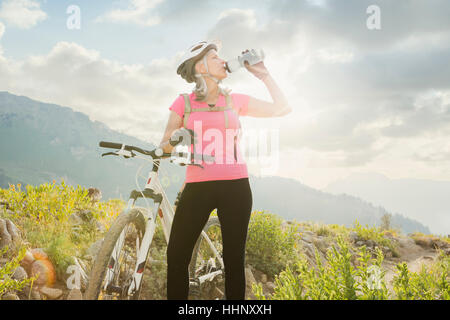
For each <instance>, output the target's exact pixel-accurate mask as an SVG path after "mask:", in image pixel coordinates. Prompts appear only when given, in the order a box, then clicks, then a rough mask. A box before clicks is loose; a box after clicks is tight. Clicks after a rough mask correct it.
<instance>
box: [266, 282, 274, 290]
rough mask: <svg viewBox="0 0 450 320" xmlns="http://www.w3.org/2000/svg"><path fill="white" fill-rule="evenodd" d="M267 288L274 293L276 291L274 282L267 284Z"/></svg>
mask: <svg viewBox="0 0 450 320" xmlns="http://www.w3.org/2000/svg"><path fill="white" fill-rule="evenodd" d="M266 287H267V289H269V290H271V291H272V292H273V291H275V284H274V283H273V282H267V283H266Z"/></svg>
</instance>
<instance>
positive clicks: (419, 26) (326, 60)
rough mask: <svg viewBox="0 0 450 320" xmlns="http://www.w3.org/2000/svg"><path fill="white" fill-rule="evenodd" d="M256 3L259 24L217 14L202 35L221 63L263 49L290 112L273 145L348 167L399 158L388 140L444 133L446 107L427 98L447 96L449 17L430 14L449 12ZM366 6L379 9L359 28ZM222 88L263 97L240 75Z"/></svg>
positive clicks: (238, 14) (449, 125) (249, 13)
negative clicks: (376, 21) (375, 19)
mask: <svg viewBox="0 0 450 320" xmlns="http://www.w3.org/2000/svg"><path fill="white" fill-rule="evenodd" d="M265 4H266V5H267V6H268V9H267V11H266V17H265V19H262V18H261V15H257V12H256V10H252V9H228V10H225V11H223V12H222V13H221V14H220V15H219V16H218V20H217V22H216V24H215V25H214V26H212V27H211V28H210V30H209V32H208V38H219V39H221V40H222V41H223V44H224V47H223V49H222V52H221V55H223V56H224V57H233V56H235V55H237V54H239V53H240V51H241V50H243V49H245V48H264V49H265V51H266V56H267V58H266V65H267V66H268V68H269V70H270V71H271V73H272V74H273V75H274V78H275V79H276V80H277V82H278V84H279V86H280V87H281V88H282V89H283V91H284V92H285V94H286V95H287V96H288V100H289V101H290V104H291V105H292V106H293V108H294V112H293V113H291V114H290V115H288V116H287V117H285V118H284V119H282V120H280V121H279V124H280V128H283V130H280V139H281V141H280V142H281V144H282V145H281V147H282V148H283V147H284V148H286V147H293V148H297V149H298V150H300V149H302V148H308V149H309V150H312V151H314V152H319V153H320V154H321V155H323V158H322V157H321V156H316V157H315V158H314V159H316V160H317V159H322V160H320V161H312V162H311V165H312V164H314V163H315V164H318V163H320V164H325V163H326V165H327V166H336V167H346V166H348V167H358V166H362V165H368V164H370V163H371V162H372V161H374V160H375V159H377V158H378V157H379V156H380V155H381V154H392V155H394V154H395V157H396V159H397V160H398V159H400V158H401V157H402V156H407V155H408V152H406V151H405V152H403V153H401V152H400V153H395V151H394V148H398V147H399V145H400V150H401V143H400V144H397V143H396V141H397V140H398V139H402V141H403V140H404V139H409V140H410V141H411V144H410V146H413V145H414V143H415V141H416V140H417V139H418V137H422V136H423V135H432V136H433V135H438V134H443V133H444V132H446V131H449V130H450V122H449V121H448V120H449V118H448V103H449V102H448V100H445V99H443V98H437V97H442V96H445V95H446V92H449V90H450V66H449V65H448V61H449V60H450V45H449V43H450V20H449V19H448V17H447V15H446V14H445V12H448V10H447V9H445V10H444V11H442V10H441V9H438V8H448V9H450V3H449V2H447V1H438V0H436V1H432V3H426V4H425V3H423V2H421V1H415V0H409V1H404V2H388V1H360V0H358V1H356V0H355V1H348V2H345V3H343V2H342V1H336V0H328V1H268V2H265ZM373 4H375V5H378V6H379V7H380V9H381V19H382V20H381V23H382V25H381V26H382V28H381V30H378V31H371V30H369V29H368V28H367V27H366V19H367V17H368V14H367V13H366V9H367V7H368V6H369V5H373ZM236 35H239V37H237V36H236ZM227 81H229V82H231V84H234V85H239V86H240V88H241V89H240V90H239V91H243V92H247V93H249V94H251V95H254V96H255V97H257V98H261V97H264V95H265V97H266V98H268V99H270V96H267V92H266V89H265V88H264V87H263V86H260V88H259V89H258V90H256V89H254V88H255V86H256V85H252V84H251V82H252V81H254V79H253V78H251V76H248V75H247V74H246V73H245V72H240V73H236V75H232V76H230V79H229V80H227ZM430 95H431V96H430ZM433 95H435V97H433ZM424 97H428V98H424ZM446 101H447V102H446ZM258 121H259V126H261V125H262V126H264V124H261V123H262V122H263V120H259V119H258ZM271 121H272V122H274V121H276V120H271ZM255 126H258V124H255Z"/></svg>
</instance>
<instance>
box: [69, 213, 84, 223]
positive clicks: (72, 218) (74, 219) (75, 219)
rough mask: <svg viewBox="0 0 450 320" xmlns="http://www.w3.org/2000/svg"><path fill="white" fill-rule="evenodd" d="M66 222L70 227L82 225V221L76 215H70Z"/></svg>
mask: <svg viewBox="0 0 450 320" xmlns="http://www.w3.org/2000/svg"><path fill="white" fill-rule="evenodd" d="M68 220H69V223H70V224H71V225H72V226H78V225H80V224H82V223H83V219H81V217H80V216H79V215H78V213H72V214H71V215H70V216H69V219H68Z"/></svg>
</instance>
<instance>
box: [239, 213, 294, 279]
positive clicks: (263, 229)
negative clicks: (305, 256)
mask: <svg viewBox="0 0 450 320" xmlns="http://www.w3.org/2000/svg"><path fill="white" fill-rule="evenodd" d="M296 230H297V227H296V226H295V225H288V226H287V227H286V228H283V227H282V220H281V219H280V218H279V217H277V216H275V215H273V214H268V213H265V212H253V213H252V215H251V219H250V223H249V228H248V238H247V248H246V253H247V256H246V259H247V263H249V264H251V265H252V266H253V267H255V268H256V269H258V270H260V271H262V272H264V273H266V274H267V275H269V276H274V275H275V274H278V273H279V272H280V271H281V270H283V269H284V268H285V267H286V265H289V264H292V263H294V262H295V260H296V258H297V250H296V247H297V241H296V240H297V239H296V238H297V237H296Z"/></svg>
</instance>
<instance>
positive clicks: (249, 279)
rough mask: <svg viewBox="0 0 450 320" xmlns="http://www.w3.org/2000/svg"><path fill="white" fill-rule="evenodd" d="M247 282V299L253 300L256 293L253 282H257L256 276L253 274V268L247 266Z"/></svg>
mask: <svg viewBox="0 0 450 320" xmlns="http://www.w3.org/2000/svg"><path fill="white" fill-rule="evenodd" d="M245 283H246V290H245V295H246V298H247V299H250V300H253V299H255V298H256V297H255V295H254V294H253V290H252V286H253V284H256V280H255V277H254V276H253V273H252V270H251V269H250V268H249V267H247V268H245Z"/></svg>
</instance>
